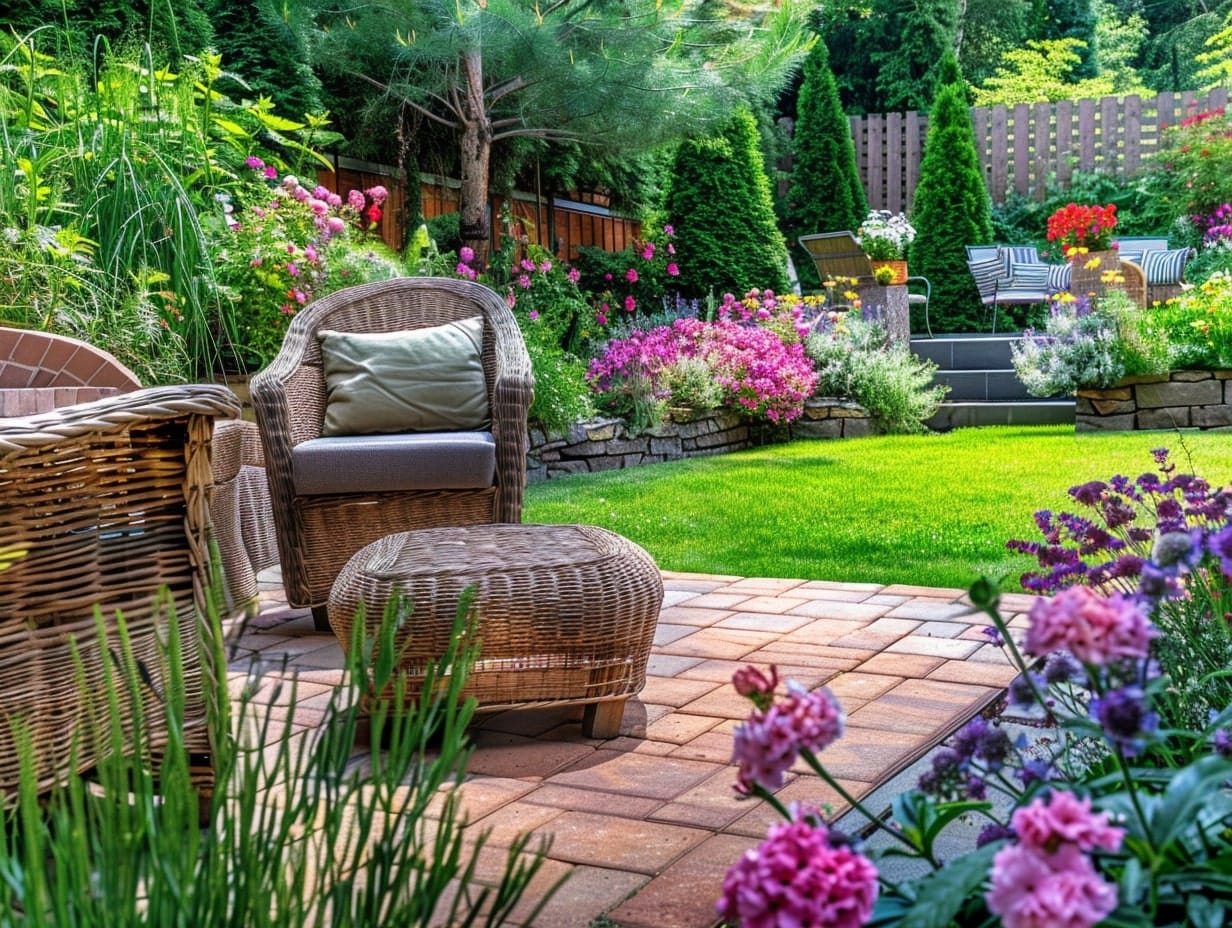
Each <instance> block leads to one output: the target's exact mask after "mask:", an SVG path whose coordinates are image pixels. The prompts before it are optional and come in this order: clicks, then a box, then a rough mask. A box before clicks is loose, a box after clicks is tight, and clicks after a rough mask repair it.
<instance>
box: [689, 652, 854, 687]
mask: <svg viewBox="0 0 1232 928" xmlns="http://www.w3.org/2000/svg"><path fill="white" fill-rule="evenodd" d="M761 653H762V652H760V651H755V652H754V653H753V654H751V655H749V658H748V659H746V660H742V661H702V662H701V663H700V664H698V665H697V666H696V667H691V668H690V669H688V670H686V671H684V672H683V673H681V674H680V676H681V677H682V678H683V679H686V680H713V681H714V682H715V683H719V684H721V685H725V686H727V685H730V684H731V679H732V674H733V673H735V672H736V671H737V670H739V669H740V668H742V667H747V666H749V665H750V664H752V665H753V666H755V667H764V666H765V665H767V664H774V665H775V666H776V667H777V668H778V673H779V679H780V680H797V681H799V683H800V685H801V686H803V687H805V688H807V689H813V688H814V687H817V686H820V685H821V684H822V683H825V682H826V681H827V680H829V679H830V678H831V677H833V676H834V675H835V674H836V673H838V672H839V671H840V670H846V669H848V668H849V667H854V666H855V661H834V660H831V661H829V663H830V664H833V665H836V666H833V667H830V666H810V665H802V664H791V663H787V661H788V660H789V659H790V657H791V656H794V655H790V656H789V655H786V654H779V652H775V653H776V655H777V656H776V659H774V660H760V659H755V658H756V656H757V655H759V654H761ZM779 658H782V659H779ZM837 665H842V666H837Z"/></svg>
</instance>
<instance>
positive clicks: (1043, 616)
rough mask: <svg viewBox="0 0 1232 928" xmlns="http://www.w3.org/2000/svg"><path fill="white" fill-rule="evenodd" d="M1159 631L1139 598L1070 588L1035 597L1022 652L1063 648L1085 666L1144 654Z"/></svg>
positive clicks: (1046, 652) (1040, 654) (1045, 653)
mask: <svg viewBox="0 0 1232 928" xmlns="http://www.w3.org/2000/svg"><path fill="white" fill-rule="evenodd" d="M1157 634H1158V633H1157V632H1156V630H1155V628H1154V626H1153V625H1151V620H1150V618H1149V617H1148V616H1147V612H1146V608H1145V606H1144V605H1143V604H1142V603H1141V602H1139V601H1137V600H1134V599H1131V598H1130V597H1128V596H1126V595H1124V594H1122V593H1113V594H1112V595H1111V596H1103V595H1101V594H1099V593H1096V592H1095V591H1094V590H1092V589H1091V588H1090V587H1086V586H1074V587H1070V588H1069V589H1066V590H1062V591H1061V592H1060V593H1058V594H1057V595H1055V596H1053V597H1052V598H1051V599H1039V600H1036V602H1035V604H1034V605H1033V606H1032V607H1031V627H1030V629H1029V631H1028V632H1027V640H1026V646H1025V650H1026V652H1027V653H1028V654H1031V655H1033V656H1035V657H1047V656H1048V655H1049V654H1051V653H1052V652H1053V651H1059V650H1067V651H1069V653H1070V654H1072V655H1074V657H1076V658H1078V660H1080V661H1082V662H1083V663H1085V664H1101V665H1102V664H1108V663H1111V662H1113V661H1117V660H1121V659H1124V658H1145V657H1147V656H1148V655H1149V653H1150V649H1151V639H1153V638H1154V637H1155V636H1156V635H1157Z"/></svg>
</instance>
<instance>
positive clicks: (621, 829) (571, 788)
mask: <svg viewBox="0 0 1232 928" xmlns="http://www.w3.org/2000/svg"><path fill="white" fill-rule="evenodd" d="M664 585H665V587H666V590H667V595H666V598H665V601H664V605H663V611H662V613H661V616H660V620H659V626H658V633H657V636H656V639H655V648H654V652H653V654H652V656H651V659H650V665H649V676H648V679H647V685H646V688H645V689H644V690H643V691H642V693H641V694H640V697H637V698H635V699H632V700H630V702H629V704H628V706H627V708H626V710H625V720H624V725H623V727H622V731H621V735H620V737H618V738H615V739H612V740H609V741H599V740H594V739H587V738H583V737H582V733H581V724H580V719H581V710H580V708H579V709H578V710H576V711H573V710H568V709H566V710H532V711H522V712H505V713H501V714H499V715H494V716H486V717H482V718H481V721H480V723H479V724H478V725H477V726H476V728H475V730H474V731H473V738H474V741H475V743H476V745H477V750H476V752H475V754H474V756H473V759H472V762H471V764H470V765H469V768H468V770H469V775H468V778H467V782H466V783H465V784H464V785H463V787H462V791H463V796H464V807H465V811H466V814H467V815H468V816H469V818H470V820H471V823H472V826H471V827H473V828H487V829H491V830H492V835H491V837H490V838H489V843H488V846H487V847H486V848H485V851H484V855H486V857H485V858H481V866H480V870H481V871H488V872H491V873H492V874H496V873H497V872H498V871H499V868H500V866H501V864H502V863H503V857H504V852H503V849H504V848H507V847H508V845H509V843H510V841H511V840H512V839H513V837H514V836H516V835H517V834H518V833H519V832H525V831H528V830H534V831H535V832H536V834H551V835H553V843H552V847H551V850H550V852H549V855H548V856H549V859H548V861H547V862H546V863H545V865H544V868H543V870H542V871H541V873H540V875H539V876H538V877H537V880H538V881H540V882H541V883H542V885H545V886H546V885H548V884H549V883H550V882H552V881H554V880H555V879H557V878H559V877H560V876H561V875H562V874H564V873H569V874H570V877H569V879H568V880H567V881H566V882H565V884H564V886H563V888H562V889H561V890H560V891H559V892H558V893H557V894H556V896H555V897H554V898H553V899H552V901H551V902H550V903H549V905H548V907H547V909H546V911H545V912H544V913H541V914H540V916H539V917H538V918H536V919H535V921H534V925H535V926H536V928H586V926H588V925H589V924H590V923H591V920H592V919H594V918H595V917H597V916H600V915H606V916H607V917H608V919H610V922H609V923H608V924H615V925H619V926H621V928H709V926H712V925H713V924H715V921H716V920H715V918H714V901H715V899H716V898H717V895H718V892H719V887H720V885H721V881H722V877H723V873H724V871H725V870H726V868H727V867H728V866H729V865H730V863H731V862H732V861H734V860H735V859H736V858H737V857H738V856H739V855H740V853H741V852H743V851H744V850H745V849H746V848H749V847H751V846H753V845H755V844H756V843H757V842H758V841H759V840H760V839H761V838H762V837H764V835H765V831H766V827H767V825H768V824H770V822H772V821H773V820H774V813H773V812H772V811H771V810H769V809H768V808H767V807H765V806H764V805H762V804H761V803H757V802H751V801H742V800H740V799H738V798H737V797H736V795H735V793H734V792H733V789H732V785H733V783H734V782H735V768H734V767H733V766H732V764H731V762H730V761H731V741H732V738H731V733H732V730H733V729H734V727H735V726H736V724H737V723H738V721H739V720H740V719H742V718H744V717H745V716H746V715H747V713H748V709H749V705H748V703H747V702H746V701H745V700H743V699H741V698H740V697H738V696H737V695H736V693H735V692H734V690H733V689H732V687H731V685H730V681H731V675H732V672H733V671H734V670H736V669H737V668H739V667H741V666H743V665H744V664H746V663H754V664H759V665H766V664H772V663H773V664H777V665H778V668H779V672H780V674H781V675H782V676H785V677H790V678H794V679H796V680H798V681H800V682H801V683H802V684H804V685H805V686H808V687H814V686H819V685H822V684H825V685H827V686H829V687H830V689H831V690H832V691H833V692H834V693H835V695H836V696H837V697H838V698H839V700H840V702H841V703H842V705H843V708H844V710H845V712H846V715H847V730H846V734H845V735H844V737H843V738H842V739H841V740H840V741H839V742H837V743H836V744H834V745H832V746H831V747H829V748H827V749H826V751H825V752H824V754H823V755H822V759H823V761H824V762H825V763H826V765H827V768H828V769H829V770H830V771H831V772H832V773H833V774H834V775H835V776H836V778H838V779H839V780H840V781H842V782H843V783H844V784H845V785H846V787H847V788H848V789H849V790H850V791H851V792H852V793H853V794H855V795H857V796H863V795H865V794H867V793H869V792H870V791H871V790H872V789H873V787H874V786H876V785H877V784H878V783H881V782H884V781H885V780H886V779H887V778H888V777H889V776H891V775H892V774H893V773H895V772H897V771H899V770H901V769H902V768H903V767H904V766H906V765H907V764H909V763H911V762H912V761H914V760H916V759H917V758H919V757H920V756H921V755H922V754H924V753H925V752H927V751H928V750H929V749H930V748H931V747H932V746H933V745H935V744H936V743H937V741H938V740H940V739H941V738H943V737H944V736H946V735H947V734H949V733H950V732H952V731H953V730H954V729H955V728H957V727H958V726H959V725H960V724H961V723H962V722H964V721H965V720H966V719H967V718H969V717H971V716H972V715H973V714H975V713H976V712H978V711H979V710H980V709H982V708H983V707H984V706H986V705H987V704H988V703H989V702H990V701H992V700H993V699H995V698H996V697H997V696H998V695H999V694H1000V692H1001V691H1002V690H1003V689H1004V688H1005V686H1006V685H1007V684H1008V683H1009V681H1010V679H1012V677H1013V676H1014V671H1013V669H1012V668H1011V666H1010V665H1009V663H1008V661H1007V660H1006V658H1005V656H1004V654H1003V653H1002V652H1001V651H1000V650H998V649H996V648H994V647H993V646H992V645H990V644H988V643H987V640H986V639H985V637H984V635H983V634H982V633H981V628H982V627H983V626H984V624H986V623H985V621H983V620H982V618H981V616H980V615H978V614H972V613H971V612H970V610H969V607H968V606H967V605H966V603H965V599H964V594H963V591H961V590H952V589H931V588H927V587H914V586H901V585H897V586H879V585H876V584H867V583H827V582H821V581H805V580H772V579H756V578H741V577H729V576H711V575H698V574H680V573H665V574H664ZM265 586H266V587H267V588H268V589H267V590H266V591H265V592H263V593H262V609H261V612H260V614H259V615H258V616H257V617H256V618H255V619H253V620H251V621H249V622H247V623H240V622H235V623H232V625H231V626H230V630H229V638H230V643H231V645H232V650H233V658H232V664H231V668H230V669H231V672H232V673H234V674H235V675H236V677H237V678H238V677H243V678H250V674H265V675H267V676H273V675H280V674H286V673H298V674H299V676H300V685H299V688H298V695H299V699H300V703H299V707H298V708H297V711H296V716H295V717H296V720H297V722H298V721H300V720H301V718H302V719H303V721H304V722H305V723H306V724H312V722H313V721H314V720H317V719H319V718H320V710H319V705H320V703H321V701H322V699H323V698H325V697H327V694H328V691H329V689H330V687H331V686H332V685H336V684H337V683H338V682H339V680H340V679H341V667H342V664H343V657H342V652H341V649H340V648H339V646H338V644H337V642H336V640H335V639H334V638H333V636H332V635H328V634H322V633H319V632H316V631H315V630H314V629H313V624H312V618H311V616H310V615H309V613H308V612H307V611H306V610H298V611H297V610H291V609H288V607H286V606H285V604H283V603H281V602H280V601H279V600H278V596H279V595H280V589H279V588H277V587H276V585H275V584H269V583H267V584H266V585H265ZM276 590H277V592H276ZM1030 601H1031V600H1030V597H1027V596H1006V597H1004V598H1003V601H1002V605H1003V613H1004V614H1005V615H1006V618H1007V619H1010V620H1011V624H1014V625H1017V626H1021V625H1022V624H1023V623H1024V617H1023V616H1022V615H1021V613H1022V612H1023V611H1025V610H1026V609H1027V608H1028V606H1029V604H1030ZM780 797H781V798H782V799H783V800H784V801H786V802H789V801H792V800H807V801H809V802H811V803H814V804H818V805H820V804H823V803H827V802H830V803H832V804H833V803H835V801H836V797H835V796H834V795H833V794H831V793H829V791H828V789H827V788H826V787H825V786H824V785H823V784H822V783H821V781H820V780H819V779H818V778H817V777H816V776H814V775H813V774H811V773H810V772H808V771H807V769H806V768H804V767H803V766H800V767H799V769H797V770H794V771H793V772H792V774H791V775H789V777H788V781H787V783H786V784H785V785H784V787H783V789H782V791H781V793H780ZM842 810H843V809H842V807H841V806H839V805H837V804H835V805H834V807H833V811H834V813H836V814H837V813H841V812H842Z"/></svg>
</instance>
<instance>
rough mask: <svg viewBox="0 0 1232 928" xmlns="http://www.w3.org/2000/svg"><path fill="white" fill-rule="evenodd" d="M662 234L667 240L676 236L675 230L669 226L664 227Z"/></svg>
mask: <svg viewBox="0 0 1232 928" xmlns="http://www.w3.org/2000/svg"><path fill="white" fill-rule="evenodd" d="M663 234H664V235H666V236H667V237H668V238H671V237H672V236H674V235H675V234H676V230H675V229H674V228H672V227H671V226H664V227H663Z"/></svg>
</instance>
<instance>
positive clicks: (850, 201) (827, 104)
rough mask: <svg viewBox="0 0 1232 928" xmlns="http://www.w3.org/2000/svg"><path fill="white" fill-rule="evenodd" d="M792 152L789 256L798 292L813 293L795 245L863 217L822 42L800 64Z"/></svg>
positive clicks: (812, 279)
mask: <svg viewBox="0 0 1232 928" xmlns="http://www.w3.org/2000/svg"><path fill="white" fill-rule="evenodd" d="M791 148H792V163H791V186H790V188H789V190H788V194H787V199H788V205H787V228H788V230H789V232H790V236H791V253H792V256H793V260H794V263H795V267H796V273H797V274H798V275H799V279H800V285H801V288H802V289H804V290H816V289H817V288H818V287H819V286H820V285H821V281H820V280H819V279H818V277H817V269H816V267H815V266H814V265H813V261H812V259H811V258H810V257H809V255H808V252H807V251H806V250H805V249H803V248H801V247H800V245H799V244H798V243H797V242H796V239H797V238H798V237H799V236H801V235H810V234H812V233H814V232H838V231H842V230H843V229H852V230H854V229H855V228H856V227H858V226H859V224H860V222H861V220H863V219H864V216H865V214H866V213H867V212H868V201H867V200H866V198H865V196H864V184H863V183H862V182H861V180H860V173H859V171H858V169H857V168H856V151H855V145H854V143H853V142H852V139H851V126H850V125H849V124H848V122H847V117H846V116H845V115H844V114H843V108H842V104H841V103H840V102H839V97H838V87H837V85H836V84H835V81H834V73H833V72H832V71H831V70H830V62H829V52H828V50H827V49H826V44H825V43H824V42H818V43H817V44H816V45H814V46H813V49H812V51H810V52H809V55H808V58H806V59H805V61H804V83H803V84H801V86H800V95H799V98H798V100H797V102H796V124H795V129H794V131H793V134H792V143H791Z"/></svg>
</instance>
